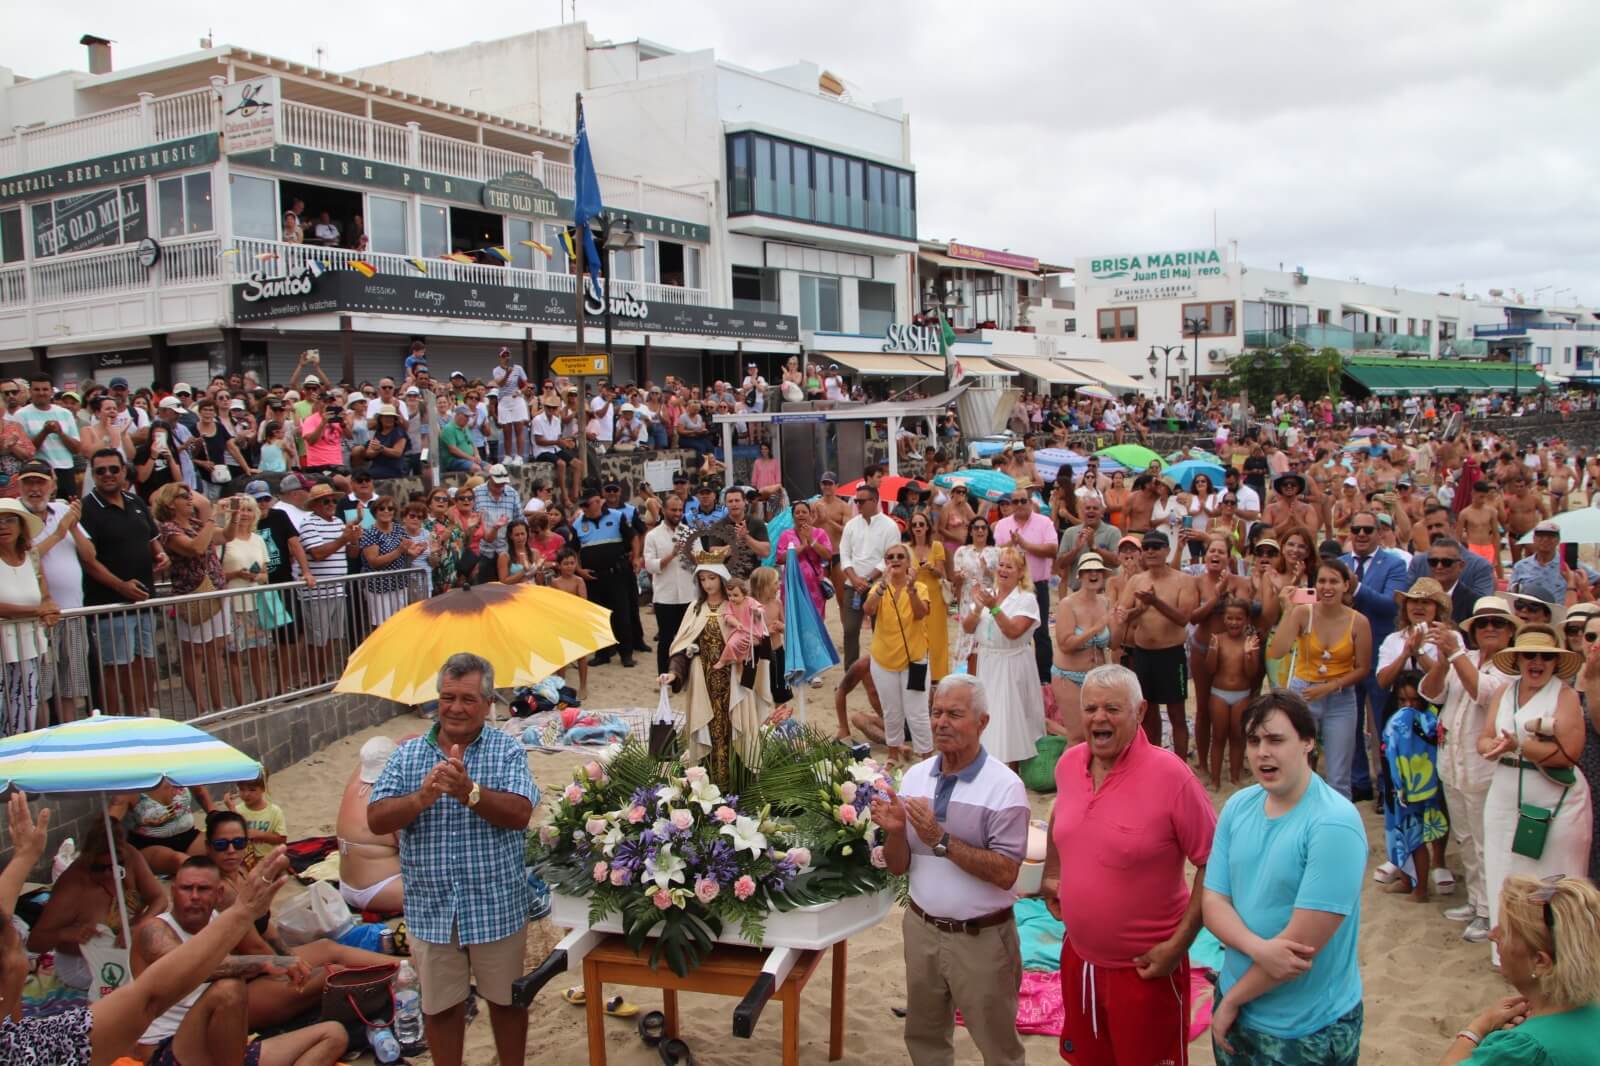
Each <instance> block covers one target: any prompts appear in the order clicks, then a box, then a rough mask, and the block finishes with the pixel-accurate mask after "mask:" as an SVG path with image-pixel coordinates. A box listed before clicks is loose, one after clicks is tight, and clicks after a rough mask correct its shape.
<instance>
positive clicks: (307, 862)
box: [284, 836, 339, 874]
mask: <svg viewBox="0 0 1600 1066" xmlns="http://www.w3.org/2000/svg"><path fill="white" fill-rule="evenodd" d="M284 847H285V849H286V850H287V851H288V853H289V869H290V870H292V871H294V872H295V873H297V874H303V873H305V872H306V871H307V870H308V869H310V868H311V867H313V866H315V865H316V864H317V863H319V862H321V861H322V860H323V859H325V858H327V857H328V856H329V855H330V854H332V853H333V852H336V851H338V850H339V838H338V837H331V836H329V837H306V838H305V839H304V840H291V841H289V843H288V844H286V845H284Z"/></svg>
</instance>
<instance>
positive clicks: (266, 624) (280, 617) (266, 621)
mask: <svg viewBox="0 0 1600 1066" xmlns="http://www.w3.org/2000/svg"><path fill="white" fill-rule="evenodd" d="M256 621H257V623H258V624H259V625H260V626H261V628H262V629H278V628H280V627H282V626H286V625H288V624H289V623H290V622H292V621H294V618H293V617H292V616H291V615H290V614H289V608H287V607H285V606H284V605H283V597H281V596H279V595H278V594H277V593H276V592H258V593H256Z"/></svg>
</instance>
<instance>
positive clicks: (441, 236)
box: [417, 204, 450, 259]
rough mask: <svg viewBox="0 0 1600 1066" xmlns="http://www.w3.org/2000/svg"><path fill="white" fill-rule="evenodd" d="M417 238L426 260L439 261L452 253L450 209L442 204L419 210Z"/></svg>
mask: <svg viewBox="0 0 1600 1066" xmlns="http://www.w3.org/2000/svg"><path fill="white" fill-rule="evenodd" d="M417 237H418V239H419V241H420V244H421V248H422V257H423V258H424V259H439V258H442V257H443V256H444V255H446V254H447V253H448V252H449V251H450V209H449V208H447V207H444V206H442V205H440V204H422V205H420V206H419V207H418V208H417Z"/></svg>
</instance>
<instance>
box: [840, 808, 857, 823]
mask: <svg viewBox="0 0 1600 1066" xmlns="http://www.w3.org/2000/svg"><path fill="white" fill-rule="evenodd" d="M839 821H841V822H843V823H844V824H845V825H855V824H856V809H855V808H854V807H852V806H851V805H850V804H848V803H845V804H841V805H840V807H839Z"/></svg>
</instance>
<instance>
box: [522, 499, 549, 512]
mask: <svg viewBox="0 0 1600 1066" xmlns="http://www.w3.org/2000/svg"><path fill="white" fill-rule="evenodd" d="M542 510H544V501H543V500H541V499H539V497H537V496H531V497H529V498H528V502H527V504H525V505H524V506H523V508H522V513H523V514H538V513H539V512H540V511H542Z"/></svg>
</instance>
